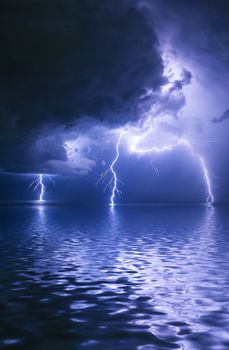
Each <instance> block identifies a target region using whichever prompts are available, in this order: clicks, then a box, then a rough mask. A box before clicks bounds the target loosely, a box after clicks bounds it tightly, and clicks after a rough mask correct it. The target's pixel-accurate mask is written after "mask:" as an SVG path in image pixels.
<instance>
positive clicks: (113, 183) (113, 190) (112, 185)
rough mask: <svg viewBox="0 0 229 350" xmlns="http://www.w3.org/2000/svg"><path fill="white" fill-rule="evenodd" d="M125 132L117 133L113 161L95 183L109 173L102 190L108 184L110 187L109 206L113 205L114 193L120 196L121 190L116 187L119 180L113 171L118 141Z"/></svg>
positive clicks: (104, 178) (117, 151)
mask: <svg viewBox="0 0 229 350" xmlns="http://www.w3.org/2000/svg"><path fill="white" fill-rule="evenodd" d="M124 133H125V131H121V133H120V134H119V137H118V140H117V143H116V146H115V151H116V153H115V158H114V160H113V162H112V163H111V165H110V167H109V168H108V169H107V170H106V171H105V172H104V173H102V174H101V175H100V177H99V179H98V181H97V183H96V184H99V183H100V182H103V181H105V180H106V178H107V177H108V176H109V174H111V178H110V180H109V181H108V183H107V184H106V186H105V188H104V190H105V191H106V189H107V187H108V186H109V187H110V188H111V197H110V203H109V204H110V206H111V207H112V208H113V207H114V206H115V196H116V194H117V195H119V196H120V194H121V191H120V190H119V188H118V182H120V180H119V179H118V176H117V173H116V171H115V164H116V163H117V161H118V159H119V155H120V152H119V146H120V142H121V139H122V136H123V134H124Z"/></svg>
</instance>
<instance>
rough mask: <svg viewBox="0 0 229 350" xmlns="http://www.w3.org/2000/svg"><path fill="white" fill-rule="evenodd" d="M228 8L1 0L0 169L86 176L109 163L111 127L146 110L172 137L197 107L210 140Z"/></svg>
mask: <svg viewBox="0 0 229 350" xmlns="http://www.w3.org/2000/svg"><path fill="white" fill-rule="evenodd" d="M228 11H229V3H228V1H226V0H219V1H217V2H216V1H214V0H200V1H197V0H193V1H184V0H173V1H170V0H155V1H151V0H109V1H107V0H100V1H97V0H68V1H64V0H55V1H54V0H50V1H45V0H32V1H31V0H22V1H17V0H3V1H1V3H0V42H1V56H0V77H1V79H0V146H1V149H2V150H4V151H2V152H1V153H0V169H2V171H3V172H6V173H8V172H11V173H27V174H30V173H49V174H60V175H76V174H79V175H85V174H89V173H90V172H91V171H92V170H93V169H94V170H95V171H96V169H97V168H98V167H102V164H103V166H105V165H106V164H109V162H110V160H111V158H110V157H112V156H113V144H112V143H110V144H109V143H107V142H110V141H112V138H114V137H115V135H116V134H115V132H114V131H115V129H116V128H119V127H122V126H124V125H126V124H127V125H135V123H138V121H139V120H142V121H144V120H145V119H146V118H147V117H149V116H151V117H152V118H162V119H163V118H164V119H163V122H162V124H161V125H163V128H165V127H166V128H167V129H166V130H169V132H171V134H173V133H174V134H177V135H178V134H179V135H182V132H186V131H187V126H185V127H184V124H185V122H184V120H188V125H191V124H192V122H194V119H195V118H193V121H192V117H193V116H194V114H195V117H196V115H197V116H198V118H199V121H198V123H199V124H198V128H199V129H198V130H203V128H204V127H205V126H206V116H207V124H209V128H212V129H211V130H210V131H209V135H212V136H213V137H215V136H217V138H219V137H220V136H221V134H223V133H222V131H221V129H219V125H222V124H224V123H227V119H228V105H227V103H228V102H227V94H226V91H229V84H228V81H229V80H228V75H229V20H228ZM166 55H167V56H166ZM168 55H169V56H170V58H172V60H178V61H180V62H182V63H181V64H180V67H179V71H180V73H179V76H177V74H174V72H175V71H174V67H172V66H171V67H170V68H169V70H168V69H167V68H168V67H167V59H166V58H165V57H168ZM196 84H200V85H201V88H202V90H201V92H203V94H202V93H198V92H197V90H196V91H195V86H196ZM192 89H193V90H192ZM205 94H206V95H205ZM207 95H208V96H210V98H209V99H208V100H207V99H206V96H207ZM219 96H220V98H219ZM185 106H187V107H188V108H189V109H187V111H188V112H185V111H186V109H185ZM212 106H213V107H212ZM192 113H193V114H192ZM165 117H168V120H170V119H169V118H171V120H174V124H173V123H167V121H166V122H164V120H165ZM188 118H189V119H188ZM116 136H117V135H116ZM66 141H67V142H69V141H71V142H70V143H67V144H66ZM224 147H225V146H224ZM104 150H105V153H104V152H103V151H104ZM220 152H221V153H222V150H221V151H220ZM209 154H210V153H209ZM212 154H213V153H212ZM213 157H215V155H214V154H213ZM215 158H216V159H218V156H216V157H215ZM212 162H213V164H214V160H213V161H212ZM97 170H98V169H97ZM224 171H225V174H227V173H228V171H229V170H228V169H227V167H226V166H224V167H223V168H222V167H221V168H220V172H221V173H222V172H224Z"/></svg>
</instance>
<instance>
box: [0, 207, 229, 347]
mask: <svg viewBox="0 0 229 350" xmlns="http://www.w3.org/2000/svg"><path fill="white" fill-rule="evenodd" d="M228 214H229V210H227V209H226V208H211V207H210V208H208V207H151V208H125V207H119V208H115V209H114V210H111V209H110V208H108V209H103V210H98V209H94V210H92V209H84V210H80V209H78V208H70V207H45V206H40V207H39V206H37V207H36V206H35V207H11V208H10V207H8V208H1V209H0V217H1V219H0V251H1V255H0V259H1V260H0V262H1V264H0V310H1V311H0V348H2V349H15V350H16V349H23V350H27V349H28V350H53V349H55V350H59V349H61V350H63V349H66V350H73V349H77V350H78V349H82V350H83V349H85V350H89V349H91V350H107V349H110V350H112V349H115V350H116V349H117V350H119V349H120V350H134V349H138V350H160V349H185V350H193V349H195V350H198V349H201V350H203V349H206V350H212V349H214V350H224V349H229V265H228V261H229V215H228Z"/></svg>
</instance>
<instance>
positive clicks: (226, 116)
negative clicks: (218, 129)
mask: <svg viewBox="0 0 229 350" xmlns="http://www.w3.org/2000/svg"><path fill="white" fill-rule="evenodd" d="M226 119H229V110H228V109H227V110H226V111H225V112H224V113H223V114H222V115H221V116H219V117H216V118H213V119H212V122H213V123H221V122H223V121H224V120H226Z"/></svg>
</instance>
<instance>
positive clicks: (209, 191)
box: [98, 131, 214, 207]
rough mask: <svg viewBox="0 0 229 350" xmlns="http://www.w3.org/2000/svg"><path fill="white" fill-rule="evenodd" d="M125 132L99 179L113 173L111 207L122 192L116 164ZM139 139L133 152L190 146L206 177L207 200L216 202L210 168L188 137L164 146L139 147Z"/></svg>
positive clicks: (155, 151)
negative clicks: (111, 159) (112, 158)
mask: <svg viewBox="0 0 229 350" xmlns="http://www.w3.org/2000/svg"><path fill="white" fill-rule="evenodd" d="M123 134H124V131H122V132H121V133H120V135H119V138H118V141H117V144H116V147H115V149H116V155H115V158H114V160H113V162H112V163H111V165H110V167H109V169H107V171H106V172H104V173H103V174H102V175H101V177H100V179H99V181H98V182H100V181H101V180H104V179H105V178H106V177H107V175H108V173H111V174H112V177H111V180H110V181H109V183H108V184H107V186H108V185H109V186H110V187H111V197H110V205H111V207H114V206H115V196H116V194H120V191H119V189H118V181H119V180H118V176H117V173H116V171H115V168H114V167H115V164H116V163H117V161H118V159H119V155H120V152H119V146H120V142H121V139H122V136H123ZM137 141H138V139H135V142H133V144H132V146H131V148H130V150H131V152H133V153H137V154H146V153H164V152H170V151H172V150H174V149H175V148H176V147H178V146H185V147H188V148H189V150H190V152H191V154H192V155H193V156H194V157H195V158H196V159H197V160H198V162H199V164H200V168H201V171H202V174H203V179H204V182H205V185H206V189H207V198H206V202H207V203H210V204H212V203H213V202H214V196H213V192H212V188H211V181H210V177H209V173H208V170H207V167H206V164H205V161H204V159H203V158H202V157H201V156H200V155H199V154H197V153H196V152H195V151H194V149H193V147H192V145H191V143H190V142H189V141H188V140H186V139H178V140H177V141H176V142H174V143H172V144H168V145H165V146H162V147H156V146H154V147H151V148H146V149H144V148H140V147H138V145H137ZM107 186H106V187H105V189H106V188H107Z"/></svg>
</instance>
